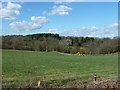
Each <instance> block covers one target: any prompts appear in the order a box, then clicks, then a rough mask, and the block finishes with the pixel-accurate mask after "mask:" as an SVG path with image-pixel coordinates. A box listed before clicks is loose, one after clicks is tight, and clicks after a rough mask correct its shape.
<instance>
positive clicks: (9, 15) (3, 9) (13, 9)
mask: <svg viewBox="0 0 120 90" xmlns="http://www.w3.org/2000/svg"><path fill="white" fill-rule="evenodd" d="M21 8H22V6H21V5H19V4H16V3H11V2H8V3H7V5H6V6H4V5H3V4H2V3H1V4H0V18H2V19H6V20H15V19H17V16H19V15H20V11H19V10H20V9H21Z"/></svg>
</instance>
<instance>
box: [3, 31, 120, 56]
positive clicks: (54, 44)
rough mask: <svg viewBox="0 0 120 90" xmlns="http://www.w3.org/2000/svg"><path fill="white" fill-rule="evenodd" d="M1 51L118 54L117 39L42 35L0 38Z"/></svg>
mask: <svg viewBox="0 0 120 90" xmlns="http://www.w3.org/2000/svg"><path fill="white" fill-rule="evenodd" d="M1 38H2V49H16V50H31V51H47V52H49V51H58V52H64V53H77V52H83V53H88V54H110V53H116V52H119V47H120V46H119V44H118V40H119V38H113V39H109V38H103V39H99V38H93V37H63V36H59V35H58V34H51V33H43V34H32V35H26V36H23V35H7V36H1Z"/></svg>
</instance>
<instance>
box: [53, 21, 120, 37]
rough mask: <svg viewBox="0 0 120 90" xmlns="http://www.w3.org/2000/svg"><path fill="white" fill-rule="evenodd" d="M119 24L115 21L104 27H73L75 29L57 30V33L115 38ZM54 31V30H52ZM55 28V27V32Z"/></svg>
mask: <svg viewBox="0 0 120 90" xmlns="http://www.w3.org/2000/svg"><path fill="white" fill-rule="evenodd" d="M117 26H118V24H117V23H114V24H111V25H107V26H104V27H95V26H93V27H81V28H78V29H73V30H64V31H61V30H57V29H56V32H55V33H58V34H60V35H64V36H80V37H99V38H103V37H109V38H113V37H115V36H118V28H117ZM51 31H52V30H51ZM54 31H55V30H54V29H53V32H54Z"/></svg>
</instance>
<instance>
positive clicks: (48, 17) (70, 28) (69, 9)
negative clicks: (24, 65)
mask: <svg viewBox="0 0 120 90" xmlns="http://www.w3.org/2000/svg"><path fill="white" fill-rule="evenodd" d="M106 1H107V0H106ZM0 13H2V14H0V18H1V19H2V32H3V33H2V35H13V34H16V35H26V34H35V33H58V34H60V35H62V36H85V37H86V36H89V37H93V36H94V37H115V36H117V34H118V29H117V27H118V23H117V22H118V3H117V2H66V3H65V2H24V3H23V2H17V3H16V2H8V3H0Z"/></svg>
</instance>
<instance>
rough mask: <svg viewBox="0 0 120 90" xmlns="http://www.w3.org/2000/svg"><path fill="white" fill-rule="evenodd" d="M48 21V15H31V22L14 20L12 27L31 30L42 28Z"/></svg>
mask: <svg viewBox="0 0 120 90" xmlns="http://www.w3.org/2000/svg"><path fill="white" fill-rule="evenodd" d="M46 22H48V20H47V18H46V17H34V16H33V17H31V22H27V21H22V22H12V23H10V24H9V25H10V27H11V28H13V29H15V30H19V31H31V30H35V29H40V28H42V25H43V24H44V23H46Z"/></svg>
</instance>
